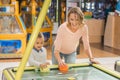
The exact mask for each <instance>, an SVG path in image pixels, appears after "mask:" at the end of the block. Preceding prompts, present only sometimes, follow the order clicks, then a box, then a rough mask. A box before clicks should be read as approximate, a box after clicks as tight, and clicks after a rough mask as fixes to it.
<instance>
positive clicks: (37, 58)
mask: <svg viewBox="0 0 120 80" xmlns="http://www.w3.org/2000/svg"><path fill="white" fill-rule="evenodd" d="M43 44H44V36H43V35H42V34H41V33H39V34H38V37H37V39H36V41H35V44H34V46H33V49H32V51H31V54H30V57H29V64H30V66H36V67H41V68H42V69H43V68H46V67H47V65H49V62H46V60H47V58H46V56H47V51H46V49H45V48H44V47H43Z"/></svg>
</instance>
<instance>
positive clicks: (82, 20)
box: [67, 7, 84, 26]
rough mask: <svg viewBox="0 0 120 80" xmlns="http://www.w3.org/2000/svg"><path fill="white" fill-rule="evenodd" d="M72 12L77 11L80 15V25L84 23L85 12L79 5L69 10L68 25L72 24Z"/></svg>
mask: <svg viewBox="0 0 120 80" xmlns="http://www.w3.org/2000/svg"><path fill="white" fill-rule="evenodd" d="M72 13H75V14H77V15H78V19H79V21H80V25H81V24H84V14H83V12H82V10H81V9H80V8H79V7H72V8H70V10H69V11H68V16H67V17H68V26H69V25H70V21H69V17H70V14H72Z"/></svg>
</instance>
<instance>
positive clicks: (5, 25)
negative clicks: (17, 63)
mask: <svg viewBox="0 0 120 80" xmlns="http://www.w3.org/2000/svg"><path fill="white" fill-rule="evenodd" d="M5 1H6V0H1V2H0V3H1V4H0V60H1V59H3V60H8V59H16V58H21V57H22V56H23V53H24V51H25V48H26V30H25V26H24V24H23V22H22V20H21V18H20V16H19V14H18V13H19V7H18V1H15V0H11V2H10V0H7V2H5Z"/></svg>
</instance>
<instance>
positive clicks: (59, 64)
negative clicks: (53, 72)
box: [58, 60, 66, 66]
mask: <svg viewBox="0 0 120 80" xmlns="http://www.w3.org/2000/svg"><path fill="white" fill-rule="evenodd" d="M65 65H66V63H64V62H63V61H62V60H60V61H58V66H65Z"/></svg>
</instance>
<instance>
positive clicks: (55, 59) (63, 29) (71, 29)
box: [52, 7, 98, 66]
mask: <svg viewBox="0 0 120 80" xmlns="http://www.w3.org/2000/svg"><path fill="white" fill-rule="evenodd" d="M67 18H68V20H67V21H66V22H64V23H63V24H61V25H60V27H59V29H58V31H57V36H56V39H55V41H54V45H53V50H52V64H58V65H59V66H64V65H65V64H66V63H75V60H76V48H77V45H78V42H79V39H80V38H82V41H83V45H84V50H85V53H87V54H88V57H89V60H90V62H92V63H98V62H97V61H95V60H94V57H93V56H92V52H91V49H90V45H89V37H88V26H87V25H86V24H85V23H84V15H83V12H82V11H81V10H80V8H78V7H72V8H70V10H69V12H68V16H67ZM62 59H64V60H62Z"/></svg>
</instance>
